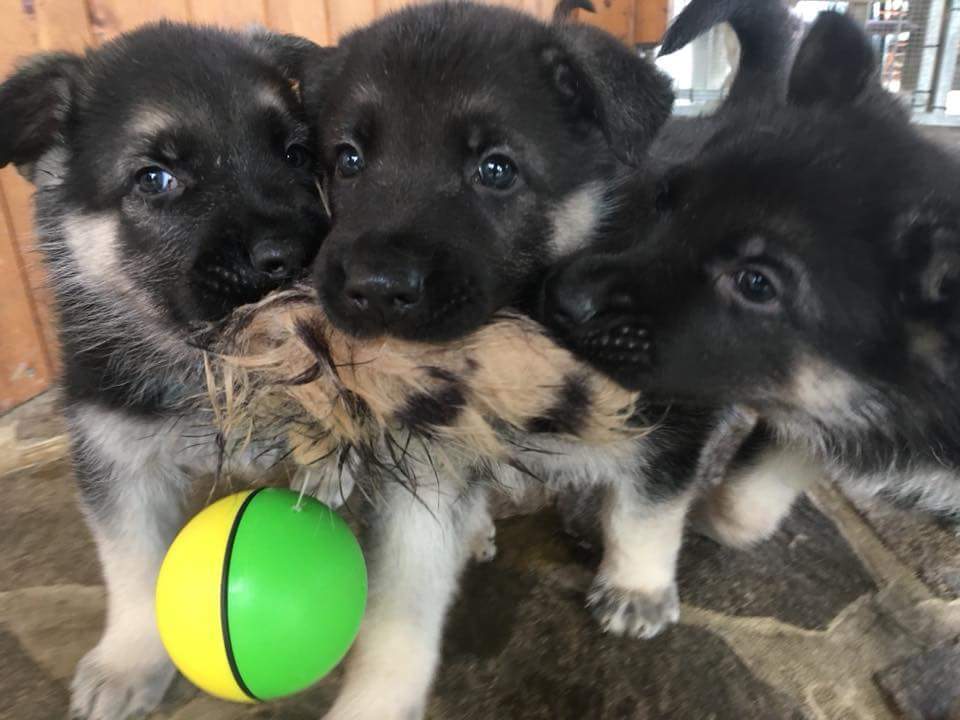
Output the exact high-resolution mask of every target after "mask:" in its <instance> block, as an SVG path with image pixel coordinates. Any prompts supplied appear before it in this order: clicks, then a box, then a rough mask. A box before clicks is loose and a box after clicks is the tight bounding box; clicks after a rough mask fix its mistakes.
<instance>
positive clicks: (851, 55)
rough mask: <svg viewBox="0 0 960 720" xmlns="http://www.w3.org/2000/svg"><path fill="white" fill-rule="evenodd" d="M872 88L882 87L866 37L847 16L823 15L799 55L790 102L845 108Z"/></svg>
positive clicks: (829, 13) (794, 67) (875, 60)
mask: <svg viewBox="0 0 960 720" xmlns="http://www.w3.org/2000/svg"><path fill="white" fill-rule="evenodd" d="M872 87H875V88H879V87H880V85H879V78H878V66H877V59H876V57H875V56H874V53H873V48H872V47H871V46H870V43H869V42H868V40H867V36H866V35H864V33H863V31H862V30H861V29H860V27H859V26H858V25H857V24H856V23H855V22H854V21H853V20H851V19H850V18H848V17H847V16H846V15H841V14H839V13H835V12H823V13H820V16H819V17H818V18H817V20H816V22H815V23H814V24H813V26H812V27H811V28H810V31H809V32H808V33H807V36H806V37H805V38H804V40H803V43H801V45H800V50H799V51H798V52H797V57H796V59H795V60H794V63H793V70H792V72H791V73H790V84H789V87H788V91H787V99H788V100H789V101H790V102H791V103H793V104H794V105H813V104H816V103H825V104H831V105H846V104H849V103H851V102H853V101H854V100H856V99H857V98H858V97H860V96H861V95H862V94H863V93H864V92H866V91H867V90H868V89H870V88H872Z"/></svg>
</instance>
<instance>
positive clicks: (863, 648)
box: [0, 398, 960, 720]
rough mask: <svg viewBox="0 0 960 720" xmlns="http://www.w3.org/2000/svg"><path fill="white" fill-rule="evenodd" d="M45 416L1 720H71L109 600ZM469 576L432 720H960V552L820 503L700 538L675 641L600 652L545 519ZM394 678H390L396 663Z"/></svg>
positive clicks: (7, 623) (248, 714)
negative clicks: (77, 672)
mask: <svg viewBox="0 0 960 720" xmlns="http://www.w3.org/2000/svg"><path fill="white" fill-rule="evenodd" d="M62 432H63V427H62V423H61V422H60V420H59V417H58V415H57V413H56V410H55V407H54V406H53V404H52V403H51V401H50V399H49V398H43V399H41V400H39V401H36V402H34V403H31V404H30V405H28V406H26V407H24V408H21V409H20V410H18V411H16V412H15V413H14V414H12V415H8V416H6V417H5V418H2V419H0V487H2V489H3V493H2V497H3V502H2V503H0V527H2V528H3V534H2V536H0V544H2V547H0V550H2V552H0V717H2V718H11V719H13V718H17V719H20V720H23V719H28V720H34V719H40V718H62V717H64V711H65V707H66V702H67V690H66V686H67V683H68V681H69V677H70V674H71V672H72V668H73V665H74V663H75V662H76V661H77V659H78V658H79V657H80V656H81V654H82V653H83V652H84V651H85V650H86V649H88V648H89V647H91V646H92V645H93V643H94V642H95V640H96V638H97V636H98V633H99V629H100V624H101V622H102V616H103V610H104V595H103V589H102V587H101V584H100V583H101V580H100V576H99V571H98V568H97V562H96V558H95V554H94V549H93V546H92V543H91V541H90V539H89V536H88V534H87V532H86V529H85V528H84V526H83V524H82V521H81V519H80V517H79V514H78V513H77V511H76V509H75V506H74V497H73V495H74V490H73V487H72V481H71V477H70V468H69V465H68V463H67V462H66V461H65V459H64V452H65V449H66V444H65V439H64V437H63V435H62ZM498 544H499V546H500V555H499V556H498V558H497V559H496V560H495V561H494V562H493V563H492V564H489V565H482V566H475V567H473V568H471V570H470V571H469V572H468V574H467V576H466V578H465V581H464V584H463V590H462V592H461V596H460V599H459V601H458V603H457V605H456V607H455V608H454V610H453V613H452V615H451V618H450V621H449V624H448V629H447V633H446V640H445V647H444V658H443V666H442V671H441V673H440V677H439V679H438V682H437V687H436V692H435V693H434V697H433V701H432V703H431V706H430V718H431V719H435V720H436V719H440V718H445V719H461V718H463V719H466V720H474V719H476V720H494V719H497V720H501V719H503V718H530V719H531V720H539V719H543V720H548V719H550V720H554V719H560V720H564V719H567V720H580V719H581V718H596V719H597V720H614V719H616V720H633V719H636V720H641V719H643V720H646V719H648V718H649V719H653V718H663V719H667V718H670V719H671V720H677V719H680V720H685V719H687V718H691V719H696V720H700V719H701V718H702V719H706V718H713V719H714V720H720V719H729V720H746V719H751V718H770V719H771V720H774V719H781V718H811V719H813V718H816V719H830V720H834V719H835V720H841V719H842V720H883V719H886V718H898V717H905V718H923V719H924V720H932V719H934V718H944V719H947V718H960V655H958V650H957V646H956V645H955V641H956V638H957V637H958V636H960V601H958V600H957V597H958V595H960V544H958V542H957V539H956V537H955V535H954V534H953V533H952V532H951V531H950V530H948V529H946V528H942V527H938V526H937V525H935V524H931V523H929V522H926V521H925V520H923V519H920V518H915V517H911V516H907V515H903V514H901V513H897V512H893V511H889V510H884V509H881V508H872V507H867V508H864V509H863V510H862V511H861V510H858V509H857V508H856V507H855V506H854V505H853V504H852V503H851V502H850V501H849V500H848V499H846V498H845V497H843V496H842V495H840V494H839V493H838V492H836V490H834V489H833V488H832V487H828V486H824V487H822V488H820V489H818V490H817V492H816V493H815V494H814V495H813V497H812V499H811V500H810V501H807V502H804V503H803V504H802V506H801V507H799V508H798V510H797V512H795V513H794V515H793V516H792V517H791V518H790V520H789V521H788V523H787V525H786V527H785V528H784V529H783V530H782V531H781V532H780V533H779V535H778V536H777V537H776V538H775V539H774V540H773V541H771V542H769V543H767V544H765V545H763V546H761V547H758V548H756V549H755V550H752V551H749V552H735V551H731V550H727V549H723V548H720V547H718V546H716V545H714V544H713V543H711V542H709V541H707V540H704V539H701V538H698V537H695V536H691V537H690V538H689V539H688V542H687V544H686V546H685V549H684V553H683V562H682V568H681V573H680V577H681V596H682V599H683V603H684V605H683V611H682V618H681V623H680V625H679V626H677V627H674V628H672V629H671V630H669V631H667V632H666V633H665V634H664V635H662V636H660V637H658V638H656V639H654V640H652V641H647V642H642V641H633V640H621V639H617V638H610V637H606V636H604V635H602V634H600V632H599V631H598V630H597V628H596V627H595V626H594V625H593V623H592V621H591V619H590V617H589V616H588V614H587V613H586V612H585V610H584V609H583V599H584V592H585V590H586V588H587V586H588V583H589V581H590V578H591V574H592V570H593V567H594V565H595V563H596V561H597V558H596V557H595V555H594V554H592V553H591V552H588V551H585V550H582V549H580V548H579V547H578V546H577V545H576V544H575V543H573V542H572V541H570V540H569V539H568V538H567V537H566V536H564V535H563V533H562V532H561V531H560V529H559V526H558V523H557V522H556V519H555V518H554V517H553V516H552V515H551V514H550V513H549V512H545V513H540V514H537V515H533V516H528V517H515V518H510V519H506V520H502V521H501V522H500V523H499V540H498ZM402 661H403V659H402V658H398V662H402ZM335 686H336V677H333V678H331V679H330V680H328V681H326V682H325V683H323V684H322V685H321V686H320V687H318V688H317V689H315V690H314V691H311V692H309V693H306V694H304V695H303V696H300V697H297V698H295V699H293V700H290V701H287V702H284V703H278V704H275V705H271V706H261V707H243V706H235V705H230V704H226V703H221V702H218V701H215V700H212V699H210V698H207V697H204V696H202V695H201V694H200V693H198V692H197V691H195V690H194V689H193V688H191V687H190V686H189V684H188V683H186V681H183V680H179V681H178V682H177V684H176V685H175V687H174V689H173V690H172V691H171V693H170V695H169V697H168V698H167V700H166V702H165V704H164V706H163V707H162V709H161V712H160V713H158V714H157V717H160V718H177V719H184V720H185V719H187V718H189V719H197V720H199V719H200V718H203V719H204V720H227V719H228V718H229V719H233V718H289V719H291V720H295V719H299V718H318V717H320V716H321V715H322V711H323V709H324V708H325V707H326V706H327V703H328V702H329V700H330V698H331V696H332V694H333V693H334V691H335Z"/></svg>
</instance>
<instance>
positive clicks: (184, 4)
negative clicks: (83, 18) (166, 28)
mask: <svg viewBox="0 0 960 720" xmlns="http://www.w3.org/2000/svg"><path fill="white" fill-rule="evenodd" d="M188 2H189V0H163V2H158V1H157V0H88V4H89V8H90V19H91V25H92V31H93V35H94V38H95V39H96V41H97V42H98V43H103V42H106V41H107V40H109V39H111V38H113V37H115V36H116V35H119V34H120V33H122V32H126V31H128V30H133V29H134V28H136V27H139V26H140V25H143V24H144V23H148V22H155V21H157V20H163V19H167V20H176V21H179V22H186V21H188V20H189V19H190V6H189V4H188Z"/></svg>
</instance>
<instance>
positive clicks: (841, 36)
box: [548, 13, 960, 526]
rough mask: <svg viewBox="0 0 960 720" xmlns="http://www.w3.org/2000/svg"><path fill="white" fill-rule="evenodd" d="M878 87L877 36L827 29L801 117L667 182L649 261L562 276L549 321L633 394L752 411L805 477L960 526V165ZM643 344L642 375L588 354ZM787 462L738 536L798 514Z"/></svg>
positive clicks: (637, 366) (748, 135)
mask: <svg viewBox="0 0 960 720" xmlns="http://www.w3.org/2000/svg"><path fill="white" fill-rule="evenodd" d="M877 74H878V73H877V65H876V61H875V59H874V56H873V53H872V51H871V48H870V45H869V43H868V41H867V39H866V38H865V37H864V35H863V34H862V32H861V31H860V30H859V28H857V27H856V26H855V25H854V24H853V22H852V21H851V20H849V19H847V18H846V17H844V16H841V15H837V14H832V13H827V14H823V15H821V16H820V18H819V19H818V20H817V22H816V24H815V25H814V26H813V28H812V30H811V31H810V33H809V35H808V36H807V38H806V39H805V41H804V42H803V44H802V46H801V48H800V51H799V54H798V56H797V58H796V61H795V63H794V65H793V70H792V74H791V77H790V82H789V91H788V99H787V102H786V104H785V105H783V106H781V107H775V106H771V107H769V108H768V109H767V110H766V111H765V112H763V113H758V112H749V113H747V112H745V113H741V114H738V115H736V116H732V117H730V118H729V121H728V122H727V123H726V125H725V126H724V127H723V128H722V129H721V130H720V131H719V132H718V133H717V134H716V135H715V136H714V137H713V139H712V140H711V142H710V143H708V144H707V146H706V147H704V148H703V150H702V152H700V153H699V155H698V156H697V157H696V158H695V159H693V160H692V161H691V162H689V163H685V164H682V165H681V166H679V167H677V168H676V169H675V170H674V171H673V172H671V173H669V174H668V175H667V177H666V178H665V180H664V182H663V185H662V197H661V203H660V204H661V207H662V209H663V215H662V218H661V221H660V222H659V223H658V224H657V226H656V227H655V228H654V229H652V230H651V231H650V232H649V234H648V235H647V236H646V237H645V238H644V240H643V242H638V244H637V245H636V248H635V249H633V250H631V251H629V252H627V253H624V254H621V255H617V256H597V257H587V258H584V259H582V260H580V261H578V262H576V263H573V264H571V265H570V266H568V267H567V268H565V269H564V270H563V271H562V272H560V273H558V276H557V278H556V279H555V282H554V283H553V284H552V286H551V288H550V290H549V291H548V316H549V317H552V318H554V320H555V322H557V326H558V330H559V331H560V332H561V333H563V334H564V336H565V337H566V338H567V339H568V342H569V344H570V345H571V346H573V347H576V348H578V349H579V351H580V352H581V353H582V354H583V355H584V356H585V357H587V358H589V359H591V360H592V361H593V362H594V363H595V364H596V365H597V366H598V367H600V368H601V369H603V370H605V371H606V372H608V373H609V374H610V375H612V376H613V377H614V378H616V379H618V380H619V381H620V382H621V383H623V384H624V385H627V386H629V387H631V388H640V389H643V390H645V391H648V392H649V393H650V394H651V395H652V396H657V397H659V398H662V399H664V400H667V401H669V402H673V403H676V404H677V405H679V406H683V405H698V406H701V405H724V404H738V405H741V406H744V407H748V408H751V409H753V410H754V411H755V412H756V413H758V414H759V415H760V417H761V418H762V421H763V424H764V427H765V432H766V433H768V434H769V435H772V436H773V437H775V438H777V439H778V440H779V442H780V444H781V445H782V447H784V448H786V449H787V450H788V451H790V452H792V453H793V454H794V455H795V456H797V457H800V458H801V461H802V462H809V459H813V460H814V461H815V462H817V463H819V464H822V465H825V466H826V467H827V468H828V469H829V470H830V471H831V472H832V474H833V475H835V476H836V477H837V478H838V479H840V480H841V481H843V482H845V483H849V484H851V485H853V486H856V487H859V488H861V489H864V490H867V491H869V492H872V493H876V494H880V495H884V496H888V497H890V498H893V499H896V500H899V501H902V502H906V503H909V504H912V505H915V506H917V507H919V508H922V509H925V510H928V511H932V512H936V513H942V514H946V515H954V516H956V514H957V513H958V511H960V444H958V441H957V438H958V430H960V389H958V385H957V377H958V374H957V370H958V368H957V358H958V350H960V345H958V343H960V338H958V330H960V324H958V323H960V314H958V312H960V298H958V295H957V293H958V277H960V204H958V201H957V187H958V182H960V163H958V161H957V160H956V158H954V157H951V156H950V155H949V153H947V152H945V151H944V150H943V149H942V148H939V147H936V146H935V145H933V144H932V143H930V142H928V141H926V140H924V139H923V138H922V137H921V136H920V135H919V133H918V132H917V131H916V130H915V129H914V128H912V127H911V126H910V124H909V119H908V117H907V114H906V112H905V111H904V110H903V109H902V108H901V107H900V106H899V104H898V103H897V101H896V99H895V98H894V97H892V96H890V95H888V94H887V93H885V92H883V91H882V89H881V88H880V85H879V82H878V80H877ZM614 300H615V302H614ZM558 305H563V306H564V311H563V313H562V317H560V316H558V315H557V313H556V308H557V307H558ZM550 307H553V308H554V309H553V310H550ZM572 317H573V318H575V321H574V322H572V323H571V322H570V318H572ZM637 325H639V326H641V327H643V328H644V329H645V330H646V331H647V332H648V333H649V337H650V338H651V346H650V349H649V352H646V353H643V354H642V355H641V356H638V357H637V358H635V359H629V360H626V359H624V358H607V357H603V356H602V354H600V353H597V352H594V351H593V350H592V348H591V347H590V346H589V345H587V344H585V343H584V338H588V337H592V336H594V335H599V336H600V337H616V336H617V333H618V332H619V330H618V328H620V327H623V326H627V327H635V326H637ZM777 457H781V458H782V455H779V456H777V455H776V454H775V455H772V456H771V455H767V456H765V457H760V458H754V459H753V460H752V462H753V463H754V465H755V467H754V470H760V472H759V475H757V474H756V473H755V477H761V478H762V477H765V480H761V481H758V482H753V483H745V485H744V488H743V489H744V491H745V492H744V493H742V494H741V495H740V497H739V498H734V499H733V500H732V504H728V506H727V508H726V509H725V512H727V513H728V517H727V518H726V519H725V520H726V521H728V522H729V523H730V524H732V525H734V526H736V525H737V524H738V523H740V519H742V518H747V519H748V524H749V518H750V517H751V516H756V515H757V514H758V513H759V514H764V513H766V514H767V515H770V514H773V520H774V521H775V520H776V519H777V513H778V512H780V511H781V510H783V509H784V508H785V507H787V506H788V505H789V503H788V502H777V503H773V506H772V507H767V508H759V509H758V507H757V505H758V500H759V502H760V503H761V504H762V503H763V501H764V500H766V499H767V492H768V491H769V492H772V493H773V494H775V495H780V496H781V498H789V496H790V491H789V490H788V491H785V490H784V488H783V486H782V485H780V484H778V482H779V479H778V475H779V473H774V472H769V471H767V472H765V471H763V467H762V466H763V464H764V463H765V462H768V461H769V462H779V461H778V460H777V459H776V458H777ZM768 470H769V468H768ZM731 512H732V513H733V516H732V517H730V516H729V513H731ZM738 516H739V518H738ZM766 523H767V524H768V525H769V519H768V521H766Z"/></svg>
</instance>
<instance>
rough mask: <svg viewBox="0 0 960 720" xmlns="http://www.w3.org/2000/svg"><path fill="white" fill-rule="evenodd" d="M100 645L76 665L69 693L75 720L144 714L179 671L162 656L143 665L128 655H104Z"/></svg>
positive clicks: (121, 719)
mask: <svg viewBox="0 0 960 720" xmlns="http://www.w3.org/2000/svg"><path fill="white" fill-rule="evenodd" d="M101 654H102V651H101V650H100V646H97V647H95V648H94V649H93V650H91V651H90V652H89V653H87V654H86V655H85V656H84V657H83V659H82V660H81V661H80V663H79V665H77V671H76V673H75V675H74V677H73V683H72V685H71V693H70V694H71V697H70V717H71V718H74V720H127V719H128V718H139V717H144V716H145V715H147V714H149V713H150V712H151V711H153V709H154V708H156V707H157V705H159V704H160V701H161V700H162V699H163V695H164V693H165V692H166V691H167V687H169V685H170V682H171V681H172V680H173V677H174V675H176V670H175V669H174V667H173V664H172V663H171V662H170V661H169V660H167V659H165V658H164V659H163V661H162V662H158V663H156V664H154V665H148V666H143V665H139V664H135V663H134V662H132V660H133V658H129V657H112V658H110V662H105V661H104V660H102V659H101V657H100V656H101Z"/></svg>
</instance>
